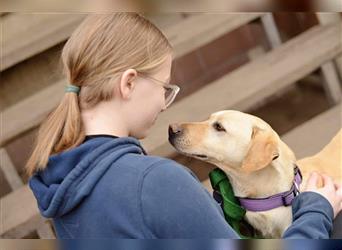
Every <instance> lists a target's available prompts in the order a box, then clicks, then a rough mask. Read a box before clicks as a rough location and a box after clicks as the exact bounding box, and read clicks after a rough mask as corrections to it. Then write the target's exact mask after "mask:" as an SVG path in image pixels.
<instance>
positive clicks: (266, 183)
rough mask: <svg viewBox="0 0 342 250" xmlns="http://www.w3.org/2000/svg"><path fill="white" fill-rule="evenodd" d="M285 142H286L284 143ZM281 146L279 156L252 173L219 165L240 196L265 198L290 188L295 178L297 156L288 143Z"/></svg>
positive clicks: (236, 193)
mask: <svg viewBox="0 0 342 250" xmlns="http://www.w3.org/2000/svg"><path fill="white" fill-rule="evenodd" d="M283 144H284V143H283ZM284 146H285V147H280V148H281V149H283V150H280V152H279V157H278V158H277V159H275V160H274V161H272V162H271V163H270V164H269V165H268V166H266V167H265V168H263V169H261V170H258V171H254V172H251V173H248V174H246V173H244V172H242V171H241V170H240V169H234V168H231V167H227V166H218V167H219V168H221V169H223V170H224V171H225V172H226V173H227V175H228V178H229V181H230V182H231V184H232V187H233V190H234V193H235V195H236V196H238V197H248V198H265V197H268V196H271V195H274V194H277V193H281V192H285V191H288V190H290V188H291V186H292V183H293V178H294V174H293V173H294V171H293V169H294V167H295V157H294V155H293V153H292V151H290V150H289V148H288V147H287V145H286V144H284Z"/></svg>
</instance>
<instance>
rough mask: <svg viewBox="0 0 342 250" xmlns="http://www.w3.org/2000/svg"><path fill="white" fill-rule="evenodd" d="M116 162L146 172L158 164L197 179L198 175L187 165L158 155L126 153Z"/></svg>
mask: <svg viewBox="0 0 342 250" xmlns="http://www.w3.org/2000/svg"><path fill="white" fill-rule="evenodd" d="M117 163H118V164H120V165H124V166H126V167H130V168H133V169H136V170H138V171H139V172H141V173H146V172H148V171H150V169H151V168H154V167H156V166H160V167H161V168H164V167H167V168H175V169H177V170H178V171H181V172H183V173H185V174H190V175H192V177H193V178H195V179H196V180H197V181H199V179H198V177H197V176H196V175H195V174H194V173H193V172H192V171H191V169H189V168H188V167H186V166H183V165H181V164H179V163H178V162H176V161H174V160H171V159H168V158H163V157H159V156H153V155H142V154H127V155H124V156H123V157H122V158H121V159H119V160H118V161H117Z"/></svg>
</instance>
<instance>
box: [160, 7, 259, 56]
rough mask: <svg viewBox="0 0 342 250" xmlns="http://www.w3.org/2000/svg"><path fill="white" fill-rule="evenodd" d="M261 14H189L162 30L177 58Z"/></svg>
mask: <svg viewBox="0 0 342 250" xmlns="http://www.w3.org/2000/svg"><path fill="white" fill-rule="evenodd" d="M262 15H263V13H243V14H235V13H234V14H232V13H230V14H208V13H205V14H200V15H193V16H190V17H188V18H186V19H184V21H182V22H179V23H177V24H175V25H173V26H170V27H168V28H167V29H165V30H163V31H164V34H165V36H166V37H167V38H168V39H169V41H170V43H171V44H172V46H173V48H174V57H175V58H178V57H181V56H183V55H185V54H187V53H189V52H190V51H192V50H194V49H195V48H199V47H201V46H203V45H205V44H207V43H210V42H211V41H214V40H215V39H217V38H219V37H220V36H222V35H223V34H226V33H228V32H230V31H232V30H234V29H236V28H238V27H239V26H241V25H244V24H246V23H248V22H250V21H252V20H254V19H256V18H258V17H260V16H262Z"/></svg>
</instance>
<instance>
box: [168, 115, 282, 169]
mask: <svg viewBox="0 0 342 250" xmlns="http://www.w3.org/2000/svg"><path fill="white" fill-rule="evenodd" d="M169 141H170V143H171V144H172V145H173V146H174V147H175V148H176V149H177V150H178V151H179V152H181V153H183V154H185V155H189V156H191V157H194V158H197V159H200V160H203V161H206V162H209V163H212V164H215V165H218V166H222V165H223V166H225V167H229V168H234V169H236V170H242V171H245V172H252V171H257V170H260V169H262V168H264V167H266V166H267V165H269V164H270V163H271V162H272V161H273V160H275V159H276V158H278V157H279V154H280V150H279V144H280V139H279V136H278V135H277V133H276V132H275V131H274V130H273V129H272V128H271V126H270V125H269V124H267V123H266V122H265V121H263V120H262V119H260V118H258V117H255V116H252V115H249V114H246V113H242V112H239V111H234V110H227V111H220V112H217V113H214V114H212V115H211V116H210V117H209V119H208V120H206V121H203V122H193V123H180V124H171V125H170V126H169Z"/></svg>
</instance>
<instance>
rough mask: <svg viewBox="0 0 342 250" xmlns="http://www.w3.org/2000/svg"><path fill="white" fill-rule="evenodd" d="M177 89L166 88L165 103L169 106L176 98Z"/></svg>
mask: <svg viewBox="0 0 342 250" xmlns="http://www.w3.org/2000/svg"><path fill="white" fill-rule="evenodd" d="M174 95H175V91H174V90H173V89H172V88H165V105H166V106H167V107H168V106H170V104H171V103H172V101H173V99H174Z"/></svg>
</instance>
